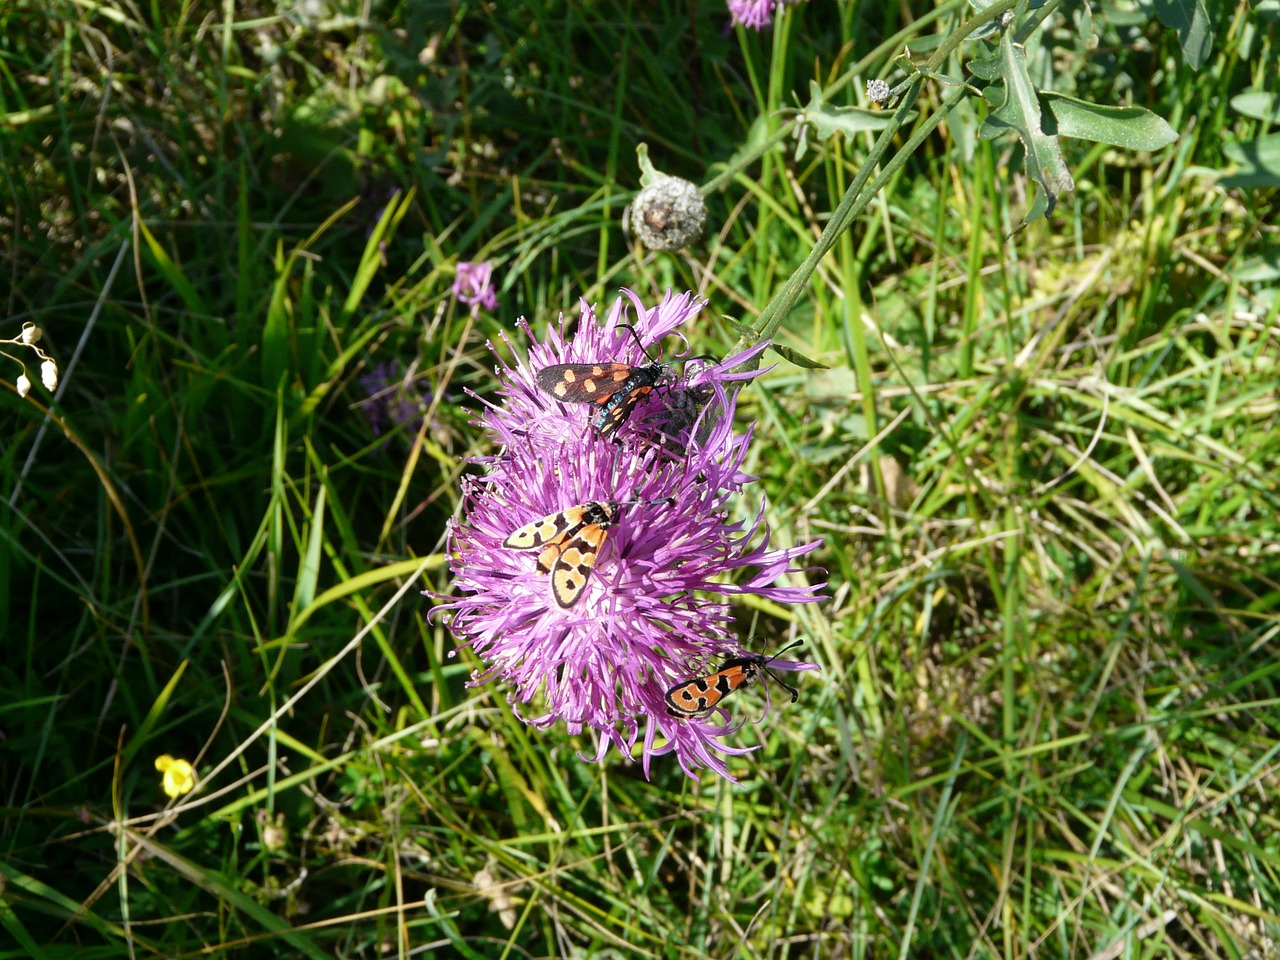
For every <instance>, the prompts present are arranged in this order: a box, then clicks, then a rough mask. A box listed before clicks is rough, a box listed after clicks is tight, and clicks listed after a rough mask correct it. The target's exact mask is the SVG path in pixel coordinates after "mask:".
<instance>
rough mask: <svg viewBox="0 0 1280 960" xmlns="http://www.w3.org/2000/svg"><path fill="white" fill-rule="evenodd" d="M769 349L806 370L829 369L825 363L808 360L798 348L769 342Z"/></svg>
mask: <svg viewBox="0 0 1280 960" xmlns="http://www.w3.org/2000/svg"><path fill="white" fill-rule="evenodd" d="M769 349H770V350H772V351H773V352H774V353H776V354H777V355H778V356H780V357H782V358H783V359H784V360H787V361H789V362H791V363H794V364H795V365H796V366H797V367H804V368H805V369H806V370H829V369H831V368H830V367H828V366H827V365H826V364H825V363H819V362H818V361H817V360H810V359H809V358H808V357H806V356H805V355H804V354H803V353H801V352H800V351H798V350H792V349H791V348H790V347H784V346H782V345H781V344H777V343H771V344H769Z"/></svg>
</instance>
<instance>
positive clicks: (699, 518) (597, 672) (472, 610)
mask: <svg viewBox="0 0 1280 960" xmlns="http://www.w3.org/2000/svg"><path fill="white" fill-rule="evenodd" d="M705 305H706V302H705V301H703V300H701V299H700V298H698V297H697V296H696V295H694V294H693V293H675V292H669V293H667V294H666V296H664V297H663V298H662V299H661V302H659V303H658V304H656V305H646V304H645V303H643V302H642V301H641V300H640V298H639V297H638V296H636V294H634V293H632V292H630V291H624V292H623V296H622V297H620V298H619V300H618V301H616V302H615V303H614V304H613V305H612V306H611V308H610V309H609V310H608V312H607V313H603V312H602V313H601V314H600V315H597V314H596V313H595V311H594V309H593V308H592V307H591V306H590V305H587V304H584V305H583V306H582V309H581V315H580V317H579V318H578V319H577V321H576V322H574V323H572V324H570V323H569V322H568V321H566V320H565V319H564V318H563V317H562V318H561V320H560V322H559V323H558V324H554V323H553V324H551V325H550V326H549V327H548V328H547V329H546V330H545V331H544V332H543V333H542V335H541V336H539V335H537V334H535V332H534V330H533V328H532V327H531V326H530V325H529V324H528V323H525V322H521V323H519V324H518V329H519V330H520V331H521V332H522V333H523V334H524V335H525V337H527V344H526V345H525V348H524V349H520V348H519V346H518V345H516V344H511V343H509V342H508V341H506V339H505V338H502V340H503V345H504V346H509V347H510V349H509V350H508V349H495V350H494V354H495V360H496V361H497V368H498V374H499V379H500V381H501V383H500V386H499V388H498V390H497V391H496V393H495V394H494V395H493V396H491V397H486V398H477V399H478V400H479V402H480V404H481V405H482V409H481V411H480V416H479V422H480V424H481V425H482V426H483V427H484V429H485V432H486V433H487V435H488V438H489V440H490V442H491V444H492V447H493V453H492V454H491V455H487V456H483V457H478V458H476V459H475V460H474V461H473V463H475V465H476V466H477V467H479V468H480V469H479V470H478V471H477V472H475V473H474V474H467V475H466V476H465V477H464V478H463V489H462V494H463V497H462V505H461V509H460V510H459V512H458V517H457V519H456V520H454V521H452V522H451V524H450V530H449V543H448V554H449V557H450V565H451V567H452V568H453V572H454V578H453V585H452V590H451V592H450V593H449V594H448V595H441V594H436V595H435V596H436V597H437V598H438V599H439V600H440V606H439V607H437V610H438V611H439V613H440V615H442V616H443V617H445V618H447V622H448V623H449V625H450V627H451V629H452V631H453V633H454V635H455V636H456V638H457V648H456V649H458V650H462V649H468V650H470V651H473V652H474V654H475V656H476V657H477V658H478V660H479V663H478V664H477V668H476V671H475V673H474V674H473V675H472V677H471V680H470V682H471V684H473V685H480V684H485V683H490V682H501V683H502V684H503V691H504V694H505V696H506V697H507V699H508V700H509V701H510V703H511V704H512V707H513V709H514V710H515V711H516V713H517V715H518V716H520V717H521V718H522V719H523V720H525V722H527V723H528V724H530V725H531V726H533V727H537V728H539V729H546V728H549V727H552V726H553V725H561V726H562V727H563V729H564V730H565V731H566V732H567V734H568V735H570V736H575V737H577V736H581V737H583V738H584V739H590V738H593V739H594V745H591V744H590V742H588V743H584V744H583V745H582V752H580V753H579V756H581V757H582V758H583V759H584V760H595V761H601V760H603V759H604V758H605V757H606V756H607V755H608V753H609V751H611V750H614V749H616V750H617V751H618V753H619V754H620V755H621V756H622V757H624V758H626V759H628V760H630V759H635V760H637V761H638V762H639V763H640V765H641V769H642V771H643V773H644V775H645V776H646V777H647V776H649V775H650V772H651V764H652V763H653V761H654V760H655V758H657V757H661V756H663V755H664V754H670V755H671V756H672V757H673V758H674V759H675V760H676V761H677V762H678V763H679V764H680V767H681V768H682V769H683V770H684V771H685V772H686V773H688V774H689V776H697V772H696V771H698V770H699V769H709V770H712V771H714V772H715V773H716V774H718V775H720V776H724V777H729V778H732V773H731V771H730V770H729V767H728V765H727V761H728V759H729V758H732V757H735V756H740V755H743V754H745V753H749V752H750V751H751V750H753V749H756V747H754V746H751V745H747V744H744V743H740V742H738V738H737V732H738V730H739V729H740V727H741V723H740V722H739V721H736V720H730V721H728V722H726V723H723V724H721V723H719V722H718V721H717V720H716V719H715V717H712V718H711V719H710V720H707V721H703V722H699V721H697V720H696V719H693V720H691V719H687V718H682V717H677V716H672V715H671V714H670V713H669V712H668V706H669V703H668V700H667V698H666V696H665V694H666V693H667V691H668V690H669V689H670V688H671V685H672V684H675V683H676V682H677V681H680V680H681V679H682V677H691V676H694V675H695V673H698V672H705V671H695V670H686V668H685V667H684V665H685V664H689V663H694V662H697V663H702V662H706V660H707V658H709V657H715V663H716V664H719V663H720V662H721V660H722V657H721V656H720V655H721V654H723V656H727V657H729V658H730V659H732V658H734V657H740V656H742V653H743V651H742V648H741V646H740V644H739V642H738V639H737V637H736V636H735V634H734V631H733V611H734V607H735V605H737V604H738V603H741V602H742V599H743V598H747V597H760V598H764V599H767V600H769V601H772V602H774V603H811V602H814V601H816V600H818V599H819V598H820V594H821V592H822V582H821V581H822V578H821V577H820V576H814V573H815V572H816V571H815V570H814V568H812V567H806V566H804V565H803V564H802V562H801V558H803V557H804V556H806V555H807V554H809V553H810V551H812V550H814V549H815V548H816V547H817V546H818V545H819V544H818V542H812V543H803V542H802V543H797V544H793V545H785V546H779V545H777V544H775V543H774V542H773V541H772V539H771V537H770V533H769V524H768V522H767V520H766V517H765V508H764V503H763V500H762V499H756V498H751V499H749V500H748V505H747V506H746V508H745V509H738V508H736V507H735V506H734V504H736V502H737V501H738V500H740V499H741V497H742V495H743V494H744V493H745V492H746V490H747V489H748V488H749V486H750V485H751V483H752V481H753V479H754V478H753V477H752V476H751V475H750V474H749V473H747V471H746V469H745V465H746V463H747V462H748V460H749V456H750V449H749V448H750V446H751V441H752V437H753V431H752V430H751V428H750V427H745V428H744V429H741V430H739V429H737V428H736V424H735V417H734V413H735V407H736V403H735V401H736V396H737V393H738V388H739V387H740V386H741V385H742V384H743V383H745V382H747V381H749V380H751V379H753V378H754V377H755V376H757V375H758V373H759V371H758V370H756V369H754V368H753V365H752V364H751V361H752V360H754V359H755V358H756V357H758V356H759V354H760V352H761V351H762V350H763V349H764V347H765V345H764V344H757V345H755V346H753V347H751V348H750V349H748V350H745V351H742V352H740V353H737V354H734V355H731V356H729V357H726V358H725V359H723V360H721V361H720V362H718V363H707V364H695V365H694V367H693V368H692V369H691V370H690V371H688V373H687V374H684V375H682V376H681V377H679V378H678V379H677V378H675V377H673V376H670V375H668V376H667V377H666V378H664V377H663V373H664V370H663V366H662V364H661V363H658V364H657V366H649V365H650V363H651V359H650V357H649V356H648V355H646V354H644V353H643V352H642V349H643V348H644V347H646V346H647V347H649V348H650V349H651V350H652V345H653V344H658V343H668V342H670V341H668V340H667V339H666V338H668V337H682V338H685V341H686V342H687V338H686V337H685V335H686V334H688V333H691V332H693V331H694V330H696V329H697V326H696V325H695V321H696V319H697V316H698V314H699V313H700V312H701V311H702V310H703V309H704V307H705ZM632 323H634V328H632V327H631V324H632ZM570 327H572V331H573V332H572V333H570V332H569V329H570ZM508 358H515V359H514V360H511V359H508ZM605 362H618V363H622V364H624V365H625V366H626V367H627V368H628V373H627V374H626V375H624V376H623V377H622V378H621V379H620V380H618V381H616V382H614V383H612V384H610V386H611V387H612V388H613V389H610V390H609V391H608V392H609V393H610V399H613V398H614V397H613V395H615V394H617V395H618V398H619V399H624V398H625V397H626V392H623V391H622V389H621V388H622V386H623V384H624V383H625V382H626V380H627V379H629V378H630V377H631V372H632V371H634V370H642V371H643V370H646V368H647V369H648V372H647V373H645V374H642V379H641V381H640V382H639V383H636V382H633V383H632V384H631V385H630V386H629V387H628V392H630V391H634V390H636V389H637V388H641V387H644V386H649V387H650V388H656V389H650V390H649V391H647V392H648V393H649V394H652V395H651V396H649V397H648V399H645V398H644V392H643V391H642V393H641V397H640V399H639V402H638V405H637V406H636V408H635V409H634V410H625V409H624V410H620V411H618V412H617V413H615V414H613V415H614V416H615V417H616V418H617V422H618V423H619V424H621V423H622V422H623V420H624V415H625V422H626V426H625V427H624V428H623V429H622V430H621V431H620V432H618V433H616V434H615V435H613V436H603V435H602V434H601V431H600V429H598V428H597V427H595V426H592V423H591V422H592V421H596V420H597V419H598V416H599V415H600V414H601V413H602V412H604V410H605V405H602V404H600V403H599V400H598V394H599V392H600V391H599V390H597V392H596V395H595V396H594V397H593V396H591V395H588V396H587V397H585V398H584V400H583V401H579V402H574V401H572V400H569V401H561V400H560V399H558V398H557V396H556V394H555V393H554V387H555V385H556V383H558V382H559V380H561V379H565V378H564V377H563V372H564V371H566V370H572V371H573V373H574V376H575V377H578V376H579V375H580V374H581V373H583V372H585V373H586V375H587V377H588V379H597V377H596V376H595V374H594V368H595V367H601V366H603V365H604V363H605ZM571 365H572V366H571ZM552 368H555V369H556V370H557V371H558V372H557V373H550V374H543V375H542V378H541V382H540V379H539V374H540V372H542V371H548V370H551V369H552ZM584 368H585V370H584ZM607 369H608V368H606V370H607ZM604 372H605V371H601V373H600V375H599V378H603V376H604ZM650 378H651V379H650ZM666 379H670V380H672V381H674V382H672V383H671V384H670V388H669V389H668V387H667V385H666V384H665V382H664V381H665V380H666ZM572 382H574V383H576V382H577V381H576V380H574V381H572ZM567 389H569V390H572V388H567ZM659 399H661V401H662V402H661V403H659ZM586 402H591V403H594V404H595V405H594V406H590V407H589V408H588V410H589V416H588V417H587V418H585V419H587V420H588V422H586V423H584V422H583V420H584V417H583V415H582V414H581V413H580V412H579V411H578V409H577V408H578V407H579V406H582V405H584V404H585V403H586ZM607 403H608V401H607V400H606V404H607ZM603 422H604V423H605V424H606V425H607V424H608V423H609V421H608V420H607V419H606V420H605V421H603ZM673 451H679V452H678V455H673ZM615 501H618V502H617V503H616V504H615ZM631 501H634V502H635V503H636V505H635V506H628V505H627V504H628V502H631ZM753 501H754V502H753ZM654 503H659V504H664V505H661V506H652V505H641V504H654ZM596 504H599V505H601V506H599V507H596V506H594V505H596ZM531 521H532V523H530V522H531ZM601 521H603V522H601ZM591 527H595V528H596V529H590V528H591ZM615 527H616V529H615ZM517 528H518V529H517ZM574 528H576V529H574ZM571 531H572V532H571ZM606 532H607V535H605V534H606ZM576 540H583V541H584V542H583V543H579V544H574V541H576ZM606 541H607V542H606ZM553 544H554V546H555V549H554V550H551V551H550V552H548V550H549V548H551V547H552V545H553ZM570 544H574V551H576V552H575V553H573V554H567V555H565V556H563V557H562V554H565V552H566V550H567V549H568V548H569V546H570ZM593 545H594V546H595V552H594V554H591V548H592V546H593ZM601 545H602V546H601ZM583 553H585V554H588V555H590V556H591V561H592V562H591V563H590V564H589V565H587V566H584V567H583V568H582V569H583V574H584V576H585V582H586V586H585V588H582V589H579V587H578V586H577V584H578V582H579V579H581V578H579V579H575V580H574V581H573V583H572V584H570V583H569V581H568V580H567V579H565V578H564V577H561V578H560V582H561V586H562V588H563V589H562V590H561V592H560V595H559V597H557V596H556V594H555V592H554V591H555V584H554V583H553V582H551V581H552V577H553V576H554V574H555V572H556V567H557V564H558V563H561V561H562V560H563V565H564V567H565V568H568V567H569V566H570V562H571V561H573V562H574V564H575V565H577V566H581V560H582V554H583ZM565 602H569V603H571V606H570V607H565V606H564V605H563V604H564V603H565ZM732 666H733V665H732V663H727V665H725V666H722V669H729V668H730V667H732ZM740 666H741V667H742V672H743V674H744V679H745V674H746V673H748V672H751V673H752V676H753V677H754V676H756V673H758V670H759V665H758V664H756V663H755V662H748V663H746V664H743V665H740ZM712 669H714V667H713V666H708V668H707V671H710V670H712ZM769 669H770V670H771V671H773V672H774V673H778V674H780V675H784V676H785V673H786V672H789V671H803V670H816V669H818V667H817V665H816V664H806V663H792V662H789V661H783V660H775V661H771V662H769ZM736 679H737V674H736V673H731V674H730V675H729V680H731V681H736ZM688 682H690V681H688V680H684V681H683V683H685V684H687V683H688ZM738 685H741V684H738ZM722 696H723V695H722ZM729 703H730V704H732V701H729ZM724 712H725V711H723V710H720V711H719V714H723V713H724Z"/></svg>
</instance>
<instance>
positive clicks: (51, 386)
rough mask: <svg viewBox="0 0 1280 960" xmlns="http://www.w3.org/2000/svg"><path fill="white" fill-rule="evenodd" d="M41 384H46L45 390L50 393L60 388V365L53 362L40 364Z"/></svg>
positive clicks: (48, 361)
mask: <svg viewBox="0 0 1280 960" xmlns="http://www.w3.org/2000/svg"><path fill="white" fill-rule="evenodd" d="M40 382H41V383H43V384H44V388H45V389H46V390H48V391H50V392H52V391H53V390H55V389H57V386H58V365H57V364H56V363H54V362H53V361H52V360H46V361H44V363H42V364H40Z"/></svg>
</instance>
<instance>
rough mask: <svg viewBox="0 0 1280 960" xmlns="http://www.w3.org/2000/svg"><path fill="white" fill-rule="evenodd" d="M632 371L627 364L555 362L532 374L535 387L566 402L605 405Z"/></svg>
mask: <svg viewBox="0 0 1280 960" xmlns="http://www.w3.org/2000/svg"><path fill="white" fill-rule="evenodd" d="M633 369H634V368H633V367H632V366H631V365H630V364H627V363H556V364H552V365H551V366H549V367H543V368H542V369H541V370H539V371H538V372H537V374H536V375H535V379H536V380H537V381H538V386H539V387H541V388H542V389H543V390H545V391H546V392H547V393H549V394H551V395H552V396H553V397H555V398H556V399H557V400H564V401H565V402H566V403H607V402H608V401H609V398H610V397H612V396H613V395H614V394H615V393H617V392H618V391H619V390H621V389H622V387H623V385H624V384H625V383H626V382H627V378H628V377H630V376H631V372H632V370H633Z"/></svg>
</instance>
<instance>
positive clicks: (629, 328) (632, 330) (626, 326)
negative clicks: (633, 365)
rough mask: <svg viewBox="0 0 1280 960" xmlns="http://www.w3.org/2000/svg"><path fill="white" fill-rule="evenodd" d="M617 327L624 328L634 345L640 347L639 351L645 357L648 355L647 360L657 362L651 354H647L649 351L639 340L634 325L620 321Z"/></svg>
mask: <svg viewBox="0 0 1280 960" xmlns="http://www.w3.org/2000/svg"><path fill="white" fill-rule="evenodd" d="M617 329H618V330H626V331H627V332H628V333H630V334H631V338H632V339H633V340H635V342H636V346H637V347H639V348H640V352H641V353H643V354H644V355H645V356H646V357H648V358H649V360H650V361H652V362H653V363H657V362H658V361H657V360H656V359H655V358H653V357H652V356H649V351H648V350H646V349H645V346H644V344H643V343H641V342H640V334H638V333H636V328H635V327H633V326H632V325H631V324H629V323H620V324H618V326H617Z"/></svg>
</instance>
